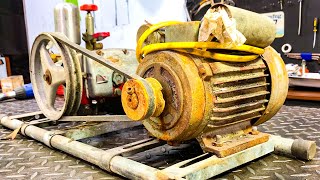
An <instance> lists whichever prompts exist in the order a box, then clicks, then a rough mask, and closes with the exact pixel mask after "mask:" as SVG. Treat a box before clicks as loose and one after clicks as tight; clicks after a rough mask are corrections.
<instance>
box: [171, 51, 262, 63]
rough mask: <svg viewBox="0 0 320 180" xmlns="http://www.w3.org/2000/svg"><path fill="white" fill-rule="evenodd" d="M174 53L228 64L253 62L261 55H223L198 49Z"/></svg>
mask: <svg viewBox="0 0 320 180" xmlns="http://www.w3.org/2000/svg"><path fill="white" fill-rule="evenodd" d="M173 50H174V51H178V52H182V53H188V54H193V55H197V56H200V57H204V58H209V59H214V60H219V61H227V62H248V61H253V60H255V59H257V58H258V57H259V55H241V56H240V55H231V54H222V53H216V52H210V51H202V50H198V49H192V50H191V51H190V50H188V49H173Z"/></svg>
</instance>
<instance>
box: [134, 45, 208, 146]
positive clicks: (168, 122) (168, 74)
mask: <svg viewBox="0 0 320 180" xmlns="http://www.w3.org/2000/svg"><path fill="white" fill-rule="evenodd" d="M137 74H138V75H140V76H141V77H143V78H150V77H151V78H155V79H156V80H157V81H159V82H160V84H161V86H162V87H163V96H164V100H165V102H166V104H165V107H164V110H163V112H162V113H161V114H160V116H158V117H151V118H149V119H146V120H144V121H143V124H144V126H145V127H146V128H147V129H148V131H149V132H150V133H151V134H152V135H153V136H155V137H157V138H159V139H162V140H166V141H183V140H188V139H192V138H194V137H195V136H194V133H195V132H196V131H197V130H199V129H198V128H199V125H200V124H201V123H202V120H203V117H204V111H205V100H206V95H205V90H204V85H203V83H202V79H201V77H200V76H199V75H198V68H197V66H196V64H195V63H194V62H193V60H192V57H191V56H189V55H187V54H182V53H175V52H171V51H159V52H155V53H153V54H150V55H148V56H146V57H145V58H144V60H143V62H141V63H140V64H139V66H138V70H137Z"/></svg>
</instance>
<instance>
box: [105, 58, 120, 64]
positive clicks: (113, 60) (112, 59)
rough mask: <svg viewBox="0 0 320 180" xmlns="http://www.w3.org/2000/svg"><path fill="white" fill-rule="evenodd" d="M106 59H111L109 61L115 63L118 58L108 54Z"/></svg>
mask: <svg viewBox="0 0 320 180" xmlns="http://www.w3.org/2000/svg"><path fill="white" fill-rule="evenodd" d="M106 59H107V60H109V61H111V62H113V63H117V62H119V61H120V59H117V58H114V57H112V56H108V57H107V58H106Z"/></svg>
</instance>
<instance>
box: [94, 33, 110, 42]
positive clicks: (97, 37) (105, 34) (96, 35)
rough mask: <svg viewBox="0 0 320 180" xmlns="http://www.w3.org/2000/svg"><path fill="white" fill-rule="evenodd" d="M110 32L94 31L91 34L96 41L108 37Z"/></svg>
mask: <svg viewBox="0 0 320 180" xmlns="http://www.w3.org/2000/svg"><path fill="white" fill-rule="evenodd" d="M109 36H110V32H99V33H94V34H93V35H92V37H93V38H96V39H97V40H98V41H101V40H102V39H104V38H106V37H109Z"/></svg>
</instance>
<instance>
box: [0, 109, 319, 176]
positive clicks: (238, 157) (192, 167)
mask: <svg viewBox="0 0 320 180" xmlns="http://www.w3.org/2000/svg"><path fill="white" fill-rule="evenodd" d="M24 115H25V116H23V115H21V116H13V117H9V116H5V115H0V122H1V125H3V126H5V127H7V128H10V129H13V130H17V129H20V133H21V134H23V135H25V136H29V137H32V138H34V139H35V140H38V141H40V142H42V143H44V144H45V145H47V146H49V147H52V148H56V149H59V150H61V151H63V152H65V153H68V154H71V155H73V156H76V157H78V158H80V159H83V160H85V161H87V162H90V163H93V164H95V165H97V166H99V167H100V168H102V169H104V170H106V171H108V172H112V173H116V174H119V175H121V176H124V177H126V178H129V179H208V178H211V177H214V176H216V175H218V174H221V173H223V172H226V171H228V170H230V169H232V168H235V167H237V166H240V165H242V164H245V163H247V162H249V161H252V160H254V159H257V158H259V157H261V156H264V155H266V154H268V153H271V152H278V153H282V154H288V155H297V150H296V149H294V148H293V147H294V144H295V142H296V140H292V139H287V138H281V137H279V136H272V135H271V136H270V140H269V141H267V142H265V143H262V144H259V145H256V146H254V147H251V148H248V149H246V150H243V151H241V152H238V153H235V154H233V155H230V156H227V157H224V158H218V157H217V156H215V155H210V154H208V153H205V154H202V155H200V156H197V157H194V158H191V159H188V160H184V161H182V162H179V163H177V164H174V165H172V166H170V167H168V168H165V169H163V170H160V169H157V168H153V167H151V166H147V165H145V164H142V163H140V162H137V161H133V160H131V159H129V158H127V156H130V155H134V154H137V153H139V152H143V151H146V150H150V149H153V148H155V147H160V146H162V145H164V144H165V142H163V141H159V140H157V139H153V138H147V139H144V140H140V141H136V142H134V143H130V144H127V145H124V146H119V147H116V148H112V149H109V150H102V149H99V148H96V147H93V146H90V145H87V144H85V143H82V142H79V141H75V140H74V139H72V138H68V137H65V136H62V135H60V133H56V132H55V131H48V130H45V129H42V128H39V127H37V126H35V125H32V124H34V123H33V122H34V121H30V122H23V121H21V120H19V119H17V117H18V118H20V119H26V118H29V119H30V118H31V119H32V117H33V116H39V114H38V113H28V114H24ZM74 118H76V117H74ZM41 120H43V119H38V120H35V121H38V122H39V123H41V122H42V121H41ZM44 120H47V119H44ZM84 120H85V118H84V117H81V121H84ZM45 122H47V121H45ZM122 123H124V124H126V123H127V122H122ZM88 137H89V136H88ZM299 143H300V148H301V147H302V149H301V151H300V152H298V154H300V156H299V157H300V158H304V159H312V158H313V156H314V155H315V149H316V146H315V143H314V142H311V141H303V140H299ZM301 143H305V144H307V146H304V145H301ZM301 152H307V154H306V155H308V156H307V157H303V155H301V154H302V153H301ZM296 157H297V156H296Z"/></svg>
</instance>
